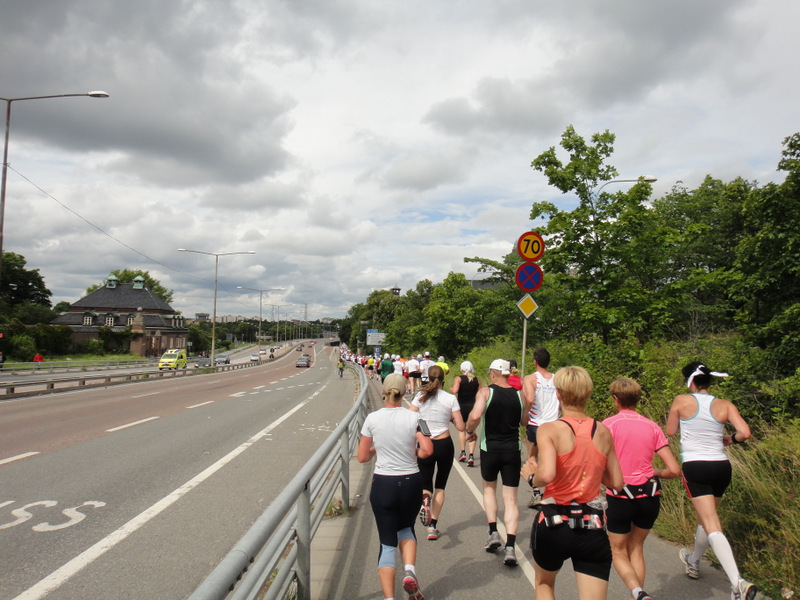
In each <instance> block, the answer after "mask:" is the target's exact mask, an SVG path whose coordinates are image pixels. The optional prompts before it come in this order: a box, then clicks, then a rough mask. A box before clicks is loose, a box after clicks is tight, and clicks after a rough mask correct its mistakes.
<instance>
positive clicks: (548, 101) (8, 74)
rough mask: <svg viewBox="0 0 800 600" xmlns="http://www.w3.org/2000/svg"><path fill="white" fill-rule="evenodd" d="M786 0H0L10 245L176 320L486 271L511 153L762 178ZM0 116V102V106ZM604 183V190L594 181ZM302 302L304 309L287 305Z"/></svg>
mask: <svg viewBox="0 0 800 600" xmlns="http://www.w3.org/2000/svg"><path fill="white" fill-rule="evenodd" d="M798 22H800V2H797V0H701V1H698V0H669V1H666V2H656V1H654V0H602V1H601V0H583V1H576V0H558V1H555V2H553V1H550V2H544V1H537V0H492V1H478V0H403V1H402V2H401V1H398V0H193V1H192V0H184V1H183V2H177V1H173V0H136V1H135V2H123V1H120V0H118V1H113V0H37V1H35V2H31V1H24V0H8V1H6V2H4V3H3V5H2V7H0V47H2V57H1V58H0V97H5V98H21V97H28V96H40V95H50V94H66V93H83V92H88V91H91V90H104V91H107V92H108V93H109V94H110V97H109V98H107V99H94V98H63V99H61V98H59V99H50V100H30V101H18V102H13V103H12V119H11V135H10V149H9V164H10V169H9V171H8V187H7V197H6V209H5V226H4V233H5V240H4V250H5V251H8V252H16V253H18V254H21V255H23V256H24V257H25V258H26V260H27V262H28V265H27V266H28V268H38V269H39V270H40V272H41V273H42V275H43V276H44V278H45V283H46V284H47V286H48V287H49V288H50V289H51V290H52V292H53V303H54V304H55V303H56V302H59V301H62V300H67V301H69V302H74V301H76V300H78V299H79V298H80V297H81V296H82V295H83V294H84V292H85V290H86V288H87V287H88V286H90V285H93V284H96V283H101V282H102V280H103V279H104V278H105V277H106V276H107V275H108V274H109V272H110V271H111V270H113V269H124V268H130V269H144V270H147V271H150V273H151V275H152V276H153V277H155V278H156V279H158V280H160V281H161V283H162V284H163V285H165V286H166V287H167V288H168V289H171V290H174V301H173V307H174V308H175V309H176V310H179V311H181V312H183V313H184V314H186V315H189V316H192V315H194V313H196V312H211V309H212V303H213V288H214V262H215V261H214V257H213V256H203V255H200V254H191V253H182V252H178V251H177V249H178V248H188V249H196V250H202V251H206V252H220V253H221V252H239V251H247V250H253V251H255V255H252V256H247V255H242V256H239V255H234V256H222V257H220V259H219V299H218V307H217V312H218V313H219V314H240V315H249V316H250V315H257V314H258V305H259V298H258V296H259V294H258V293H257V292H247V291H242V290H239V289H237V286H243V287H249V288H256V289H268V288H282V289H283V291H279V292H270V293H265V294H264V315H265V317H269V316H270V315H271V311H272V310H273V309H272V308H271V306H270V305H271V304H275V305H290V306H286V307H284V308H283V309H281V310H282V311H290V312H293V313H294V314H293V316H294V317H296V318H302V317H303V316H305V315H306V314H307V316H308V318H311V319H316V318H323V317H341V316H344V314H345V313H346V312H347V310H348V309H349V308H350V306H352V305H353V304H355V303H358V302H363V301H364V300H365V299H366V297H367V295H368V294H369V293H370V291H371V290H373V289H384V288H390V287H393V286H395V285H397V286H399V287H400V288H401V289H402V290H403V292H405V290H406V289H408V288H409V287H413V286H414V285H415V284H416V283H417V282H418V281H420V280H422V279H426V278H428V279H430V280H432V281H433V282H440V281H442V280H443V279H444V278H445V277H446V276H447V274H448V273H449V272H451V271H455V272H462V273H464V274H466V276H467V277H468V278H472V277H474V276H475V274H476V269H475V266H474V265H473V264H466V263H464V260H463V259H464V257H467V256H469V257H471V256H481V257H485V258H491V259H500V258H501V257H502V256H503V255H505V254H507V253H508V252H510V251H511V250H512V248H513V245H514V243H515V241H516V239H517V237H519V235H520V234H521V233H522V232H524V231H525V230H527V229H529V228H530V226H531V225H532V224H531V222H530V221H529V214H530V206H531V204H532V203H533V202H535V201H539V200H553V201H556V202H559V203H565V204H564V205H563V206H569V203H570V202H572V201H574V198H571V197H570V196H562V195H561V194H560V192H558V191H557V190H555V189H554V188H549V187H548V186H547V183H546V181H545V178H544V176H543V175H541V174H540V173H538V172H536V171H534V170H533V169H532V168H531V167H530V163H531V160H532V159H533V158H534V157H535V156H537V155H538V154H539V153H541V152H542V151H544V150H545V149H547V148H548V147H550V146H558V142H559V137H560V134H561V133H562V132H563V131H564V128H565V127H566V126H567V125H569V124H572V125H574V127H575V128H576V129H577V131H578V133H579V134H581V135H583V136H584V137H586V138H589V137H590V136H591V134H592V133H594V132H597V131H603V130H605V129H609V130H610V131H612V132H614V133H615V134H616V136H617V141H616V144H615V154H614V156H613V157H612V160H611V162H612V164H614V165H615V166H616V168H617V169H618V171H619V173H620V177H623V178H635V177H637V176H639V175H643V174H653V175H655V176H657V177H658V179H659V180H658V183H656V184H655V186H654V193H655V195H656V196H658V195H661V194H664V193H666V192H667V191H669V190H670V189H671V188H672V187H673V186H674V185H675V184H676V183H678V182H683V184H684V185H686V186H687V187H689V188H690V189H691V188H694V187H696V186H697V185H698V184H699V183H700V182H701V181H702V179H703V177H704V176H705V175H706V174H710V175H712V176H714V177H716V178H719V179H722V180H724V181H728V180H730V179H733V178H735V177H738V176H742V177H745V178H747V179H751V180H757V181H759V182H761V183H766V182H768V181H780V180H781V175H780V173H777V172H776V171H775V167H776V165H777V162H778V159H779V157H780V151H781V148H782V140H783V139H784V138H785V137H786V136H788V135H791V134H792V133H795V132H796V131H800V122H798V121H799V119H798V117H799V116H800V112H799V111H798V98H800V72H799V71H800V69H798V66H797V63H798V61H797V57H798V56H800V38H798V36H797V34H796V26H797V23H798ZM0 107H2V108H5V103H0ZM607 189H608V188H607ZM306 311H307V313H306Z"/></svg>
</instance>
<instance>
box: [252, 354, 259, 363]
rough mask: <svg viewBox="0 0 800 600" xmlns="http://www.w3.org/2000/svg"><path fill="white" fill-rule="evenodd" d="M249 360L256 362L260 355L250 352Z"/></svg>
mask: <svg viewBox="0 0 800 600" xmlns="http://www.w3.org/2000/svg"><path fill="white" fill-rule="evenodd" d="M250 360H251V361H253V362H258V361H260V360H261V356H260V355H258V354H251V355H250Z"/></svg>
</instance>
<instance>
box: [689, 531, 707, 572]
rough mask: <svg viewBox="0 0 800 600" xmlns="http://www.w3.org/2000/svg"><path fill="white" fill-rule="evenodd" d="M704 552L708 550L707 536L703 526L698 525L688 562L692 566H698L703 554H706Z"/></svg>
mask: <svg viewBox="0 0 800 600" xmlns="http://www.w3.org/2000/svg"><path fill="white" fill-rule="evenodd" d="M706 550H708V536H707V535H706V530H705V529H703V526H702V525H698V526H697V531H696V532H695V534H694V550H693V551H692V555H691V556H690V557H689V562H690V563H692V564H693V565H698V564H700V559H701V558H703V554H705V553H706Z"/></svg>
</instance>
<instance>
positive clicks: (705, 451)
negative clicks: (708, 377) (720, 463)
mask: <svg viewBox="0 0 800 600" xmlns="http://www.w3.org/2000/svg"><path fill="white" fill-rule="evenodd" d="M692 396H694V399H695V400H697V412H696V413H695V414H694V415H693V416H691V417H689V418H688V419H681V458H682V459H683V462H688V461H693V460H709V461H717V460H728V455H727V454H725V449H724V446H723V444H722V434H723V433H724V430H725V424H724V423H720V422H719V421H717V420H716V419H715V418H714V415H712V414H711V405H712V404H713V402H714V400H715V398H714V396H712V395H711V394H692Z"/></svg>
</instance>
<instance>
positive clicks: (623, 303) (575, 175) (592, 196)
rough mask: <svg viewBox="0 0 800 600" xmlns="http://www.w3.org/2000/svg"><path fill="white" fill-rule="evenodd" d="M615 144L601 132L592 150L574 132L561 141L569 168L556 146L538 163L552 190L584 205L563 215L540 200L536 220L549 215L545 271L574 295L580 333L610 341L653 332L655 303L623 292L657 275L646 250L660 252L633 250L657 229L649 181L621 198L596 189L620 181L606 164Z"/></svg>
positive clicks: (570, 130)
mask: <svg viewBox="0 0 800 600" xmlns="http://www.w3.org/2000/svg"><path fill="white" fill-rule="evenodd" d="M614 139H615V137H614V135H613V134H612V133H610V132H608V131H605V132H604V133H595V134H594V135H593V136H592V138H591V143H589V144H587V143H586V142H585V140H584V139H583V138H582V137H581V136H579V135H578V134H577V133H576V132H575V130H574V128H573V127H572V126H569V127H567V129H566V130H565V132H564V133H563V134H562V136H561V146H562V148H563V149H564V150H566V151H567V152H568V154H569V162H568V163H566V164H564V163H563V162H562V161H561V160H560V159H559V158H558V156H557V155H556V150H555V148H554V147H551V148H550V149H548V150H546V151H545V152H543V153H542V154H540V155H539V156H537V157H536V158H535V159H534V160H533V162H532V163H531V166H532V167H533V168H534V169H536V170H537V171H540V172H542V173H543V174H544V175H545V176H546V177H547V178H548V182H549V183H550V184H551V185H553V186H555V187H556V188H558V189H559V190H561V191H562V192H563V193H567V192H574V193H575V194H576V195H577V198H578V205H577V207H575V208H574V209H572V210H571V211H564V210H561V209H559V208H557V207H556V206H555V205H554V204H553V203H552V202H546V201H544V202H536V203H534V204H533V206H532V208H531V214H530V218H531V220H534V221H536V220H537V219H539V218H540V217H542V216H546V217H547V222H546V224H545V225H544V226H543V227H540V228H538V229H537V230H538V231H539V232H540V233H542V234H543V235H544V236H545V237H546V240H547V252H545V255H544V256H543V257H542V260H541V266H542V268H543V270H544V272H545V273H546V274H548V275H550V274H560V275H561V277H560V279H559V281H560V283H561V285H562V286H563V289H564V291H565V292H567V293H568V294H570V295H571V296H572V297H571V298H569V299H567V300H568V302H569V303H570V304H571V305H572V306H573V307H574V309H575V311H576V314H575V317H576V319H577V321H578V323H577V324H578V326H579V329H583V330H584V331H586V332H597V333H598V334H599V335H600V336H601V337H602V339H603V340H604V341H608V340H609V339H610V337H611V336H612V335H613V334H620V333H623V332H624V333H628V332H629V331H631V330H634V331H637V330H643V329H646V327H647V322H646V321H645V320H643V319H641V318H640V315H641V308H642V306H641V305H642V303H646V302H647V298H646V297H643V296H642V295H641V294H640V295H638V296H637V297H635V298H631V297H630V296H628V295H625V294H623V293H621V292H622V291H623V290H625V289H630V288H631V285H632V282H631V280H630V277H631V274H632V273H642V274H647V275H648V276H649V277H651V278H652V274H651V273H650V271H652V269H646V270H645V271H641V269H642V268H643V267H645V266H648V265H647V261H649V260H650V259H651V258H652V256H644V255H642V254H641V251H644V252H645V253H646V254H647V255H652V253H653V252H656V251H657V250H656V249H650V248H647V247H644V245H643V244H641V245H639V246H640V247H638V248H637V252H634V251H633V249H632V248H633V246H632V245H631V240H632V236H634V235H640V234H641V233H642V228H643V227H649V226H651V225H652V219H651V218H650V216H649V215H648V213H647V208H646V207H645V205H644V203H645V201H646V200H647V198H648V196H649V194H650V190H651V188H650V186H649V184H647V183H644V182H643V181H641V182H639V183H637V184H636V185H634V186H633V187H631V188H630V189H629V190H627V191H618V192H616V193H614V194H610V193H608V192H605V191H599V192H598V191H595V190H596V188H597V186H598V184H600V183H601V182H604V181H610V180H611V179H612V178H613V177H615V176H616V175H617V171H616V169H615V168H614V167H612V166H610V165H606V164H605V160H606V159H607V158H608V157H609V156H610V155H611V154H612V152H613V143H614ZM644 289H645V290H646V288H644ZM645 296H646V294H645ZM632 301H633V302H634V303H635V307H634V310H631V306H630V304H631V302H632Z"/></svg>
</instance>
